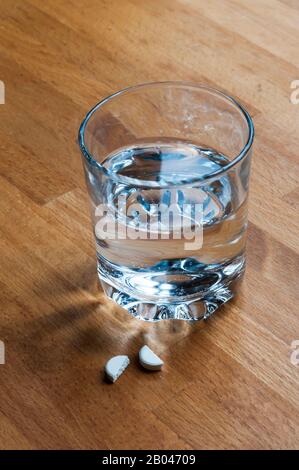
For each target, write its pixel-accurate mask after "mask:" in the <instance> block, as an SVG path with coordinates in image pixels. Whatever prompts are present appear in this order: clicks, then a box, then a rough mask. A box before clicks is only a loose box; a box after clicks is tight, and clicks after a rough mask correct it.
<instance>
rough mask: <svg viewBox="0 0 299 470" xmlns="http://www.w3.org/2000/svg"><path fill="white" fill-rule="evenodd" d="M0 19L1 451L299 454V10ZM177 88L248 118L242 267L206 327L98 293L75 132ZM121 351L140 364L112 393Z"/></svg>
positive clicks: (114, 11)
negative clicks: (100, 107)
mask: <svg viewBox="0 0 299 470" xmlns="http://www.w3.org/2000/svg"><path fill="white" fill-rule="evenodd" d="M0 19H1V26H0V59H1V66H0V80H2V81H3V82H4V83H5V89H6V102H5V104H4V105H0V115H1V128H0V148H1V160H0V222H1V225H0V231H1V239H0V250H1V271H0V298H1V316H0V339H1V340H2V341H4V342H5V347H6V362H5V364H4V365H0V369H1V370H0V380H1V387H0V403H1V405H0V448H1V449H12V448H19V449H32V448H33V449H34V448H38V449H44V448H50V449H53V448H88V449H89V448H103V449H119V448H123V449H124V448H127V449H137V448H138V449H139V448H141V449H147V448H148V449H160V448H162V449H168V448H170V449H171V448H172V449H194V448H196V449H205V448H221V449H223V448H232V449H245V448H249V449H254V448H266V449H270V448H283V449H287V448H290V449H293V448H298V445H299V366H295V365H293V364H292V363H291V361H290V354H291V343H292V341H293V340H295V339H299V324H298V315H299V314H298V298H299V296H298V277H299V253H298V211H297V208H298V195H299V176H298V148H299V137H298V128H299V105H294V104H292V103H291V102H290V93H291V88H290V84H291V82H292V81H293V80H296V79H297V80H298V79H299V60H298V44H299V32H298V24H299V3H298V1H297V0H253V1H251V2H247V1H245V0H225V1H221V0H211V1H209V2H206V1H204V0H160V1H158V0H121V1H119V0H109V1H108V0H79V1H77V0H48V1H47V2H40V1H38V0H14V2H11V0H1V3H0ZM179 79H183V80H194V81H198V82H204V83H208V84H212V85H214V86H216V87H217V88H220V89H222V90H225V91H226V92H228V93H229V94H232V95H234V96H236V97H237V98H238V99H239V100H241V101H242V102H243V103H244V104H245V106H247V107H248V109H249V111H250V112H251V114H252V115H253V117H254V122H255V127H256V141H255V147H254V160H253V168H252V178H251V194H250V216H249V219H250V224H249V237H248V268H247V273H246V277H245V281H244V283H243V285H242V288H241V292H240V294H239V296H238V298H236V299H235V300H233V301H232V302H231V303H229V304H227V305H225V307H223V308H222V309H221V310H220V311H219V312H218V313H217V314H216V315H215V316H214V317H213V318H211V319H210V320H209V321H207V322H206V323H205V324H197V325H193V326H190V325H187V324H184V323H179V324H176V323H171V324H169V323H168V322H166V323H163V324H158V325H150V324H144V323H142V322H139V321H137V320H134V319H133V318H131V317H130V316H129V315H128V314H127V313H126V312H124V311H123V310H121V309H120V308H118V307H116V306H115V305H114V304H112V303H111V302H110V301H108V300H107V299H106V298H105V297H104V295H103V293H101V291H100V290H99V287H98V285H97V280H96V272H95V256H94V246H93V240H92V231H91V225H90V221H89V210H88V201H87V196H86V193H85V187H84V180H83V172H82V170H81V162H80V155H79V151H78V149H77V144H76V136H77V129H78V126H79V123H80V121H81V119H82V117H83V116H84V114H85V113H86V112H87V110H88V109H89V108H90V107H91V106H92V105H94V104H95V103H96V102H97V101H99V100H100V99H102V98H103V97H104V96H106V95H107V94H109V93H111V92H113V91H116V90H118V89H120V88H123V87H125V86H129V85H133V84H136V83H140V82H145V81H154V80H179ZM144 342H147V343H148V344H149V345H150V346H152V347H153V348H154V349H155V350H156V351H157V352H158V353H160V354H161V355H162V356H163V358H164V359H165V369H164V370H163V371H162V372H159V373H155V374H150V373H143V372H142V371H141V369H140V368H139V366H138V363H137V360H136V355H137V352H138V349H139V347H140V346H141V345H143V344H144ZM114 354H129V355H130V357H131V358H132V365H131V367H129V368H128V370H127V372H126V374H125V375H124V376H123V377H122V378H121V379H120V380H119V381H118V382H117V383H116V384H115V385H113V386H111V385H108V384H107V383H106V382H105V381H104V380H103V375H102V368H103V365H104V363H105V361H106V360H107V358H109V356H110V355H114ZM134 358H135V359H134Z"/></svg>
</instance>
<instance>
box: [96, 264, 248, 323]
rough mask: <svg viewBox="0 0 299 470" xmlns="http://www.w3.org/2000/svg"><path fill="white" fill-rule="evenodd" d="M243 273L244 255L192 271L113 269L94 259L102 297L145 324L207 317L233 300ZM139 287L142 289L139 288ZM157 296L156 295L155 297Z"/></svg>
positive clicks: (112, 266)
mask: <svg viewBox="0 0 299 470" xmlns="http://www.w3.org/2000/svg"><path fill="white" fill-rule="evenodd" d="M244 270H245V256H244V255H242V256H238V257H237V258H235V259H234V260H231V261H230V262H229V263H226V264H225V265H221V266H217V267H214V270H213V271H212V269H211V266H209V269H207V267H205V268H202V267H201V269H200V267H199V269H198V270H197V271H195V270H194V266H193V269H192V271H190V270H189V271H186V270H185V271H184V274H182V271H181V270H180V271H179V272H178V269H172V270H170V271H168V272H163V271H159V272H155V275H154V276H153V272H151V273H150V275H149V273H148V272H137V273H136V272H134V273H133V274H132V271H124V270H123V269H122V270H121V271H120V270H116V266H115V265H112V264H111V263H109V262H108V261H107V260H105V259H103V258H100V259H99V260H98V274H99V278H100V282H101V285H102V287H103V290H104V292H105V294H106V295H107V296H108V297H109V298H111V299H112V300H114V301H115V302H116V303H117V304H118V305H120V306H121V307H123V308H125V309H126V310H127V311H128V312H129V313H130V314H131V315H133V316H134V317H136V318H138V319H140V320H145V321H152V322H154V321H160V320H170V319H175V320H187V321H195V320H202V319H206V318H208V317H209V316H210V315H212V314H213V313H214V312H215V311H216V310H217V309H218V308H219V307H220V306H221V305H222V304H224V303H225V302H227V301H228V300H230V299H231V298H232V297H234V295H235V293H236V290H237V285H238V284H239V282H240V281H241V279H242V277H243V274H244ZM142 286H143V288H142ZM157 294H158V295H157Z"/></svg>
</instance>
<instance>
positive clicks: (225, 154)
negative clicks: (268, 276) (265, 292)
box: [79, 82, 254, 321]
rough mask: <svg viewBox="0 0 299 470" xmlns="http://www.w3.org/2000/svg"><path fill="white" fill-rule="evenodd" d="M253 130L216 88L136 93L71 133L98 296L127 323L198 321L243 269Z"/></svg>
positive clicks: (167, 85) (100, 107) (152, 86)
mask: <svg viewBox="0 0 299 470" xmlns="http://www.w3.org/2000/svg"><path fill="white" fill-rule="evenodd" d="M253 136H254V129H253V123H252V120H251V118H250V116H249V114H248V112H247V111H246V110H245V109H244V108H243V107H242V106H241V105H240V104H239V103H238V102H237V101H236V100H234V99H233V98H232V97H230V96H227V95H225V94H223V93H222V92H220V91H217V90H215V89H212V88H209V87H207V86H202V85H198V84H193V83H188V82H161V83H147V84H142V85H137V86H134V87H131V88H127V89H125V90H122V91H119V92H117V93H114V94H113V95H111V96H109V97H107V98H105V99H104V100H103V101H101V102H100V103H98V104H97V105H96V106H95V107H94V108H93V109H91V111H89V113H88V114H87V115H86V117H85V119H84V120H83V122H82V124H81V126H80V130H79V145H80V149H81V151H82V156H83V158H82V160H83V167H84V172H85V176H86V184H87V190H88V193H89V197H90V202H91V213H92V222H93V227H94V234H95V241H96V253H97V260H98V275H99V278H100V281H101V284H102V287H103V290H104V292H105V293H106V295H107V296H108V297H110V298H111V299H113V300H114V301H115V302H117V303H118V304H119V305H121V306H122V307H124V308H125V309H127V310H128V311H129V312H130V313H131V314H132V315H134V316H135V317H137V318H140V319H143V320H149V321H157V320H162V319H182V320H198V319H202V318H207V317H208V316H210V315H211V314H212V313H213V312H214V311H215V310H216V309H217V308H218V307H219V306H220V305H221V304H223V303H224V302H226V301H228V300H229V299H231V298H232V297H233V296H234V295H235V293H236V291H237V287H238V284H239V281H240V280H241V278H242V276H243V273H244V269H245V244H246V231H247V200H248V184H249V172H250V161H251V147H252V143H253Z"/></svg>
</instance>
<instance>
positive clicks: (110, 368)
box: [105, 356, 130, 382]
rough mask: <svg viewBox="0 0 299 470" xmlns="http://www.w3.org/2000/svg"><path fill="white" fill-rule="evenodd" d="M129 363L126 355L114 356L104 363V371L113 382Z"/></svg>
mask: <svg viewBox="0 0 299 470" xmlns="http://www.w3.org/2000/svg"><path fill="white" fill-rule="evenodd" d="M129 364H130V359H129V358H128V356H114V357H111V359H109V361H108V362H107V363H106V365H105V372H106V375H107V377H108V379H109V380H111V382H115V381H116V380H117V379H118V377H119V376H120V375H121V374H122V373H123V371H124V370H125V369H126V368H127V367H128V365H129Z"/></svg>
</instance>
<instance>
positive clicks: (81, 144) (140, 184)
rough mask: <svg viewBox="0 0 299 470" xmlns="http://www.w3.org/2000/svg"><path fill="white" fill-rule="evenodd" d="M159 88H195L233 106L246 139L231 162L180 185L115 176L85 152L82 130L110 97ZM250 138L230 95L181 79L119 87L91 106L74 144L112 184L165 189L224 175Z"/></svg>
mask: <svg viewBox="0 0 299 470" xmlns="http://www.w3.org/2000/svg"><path fill="white" fill-rule="evenodd" d="M159 86H162V87H163V86H179V87H190V88H196V89H201V90H206V91H209V92H211V93H214V94H216V95H218V96H220V97H222V98H225V99H226V100H227V101H230V102H231V103H232V104H233V105H234V106H236V107H237V108H238V109H239V111H240V112H241V114H242V115H243V116H244V117H245V120H246V122H247V126H248V139H247V142H246V143H245V145H244V146H243V148H242V150H241V152H240V153H239V154H238V155H236V156H235V157H234V158H233V159H232V160H230V162H229V163H227V164H226V165H224V166H223V167H221V168H220V169H218V170H215V171H212V172H211V173H209V174H207V175H205V176H201V177H200V176H195V177H190V178H188V181H186V182H182V183H179V184H178V183H175V182H174V183H171V182H167V183H161V182H159V181H152V180H142V179H139V178H132V177H129V176H123V175H118V174H117V173H113V172H109V171H108V170H107V169H106V168H105V167H104V166H103V165H102V164H101V163H100V162H98V161H97V159H96V158H94V157H93V155H92V154H91V153H90V152H89V150H88V148H87V146H86V144H85V139H84V134H85V129H86V126H87V124H88V122H89V120H90V118H91V117H92V116H93V114H95V112H96V111H97V110H98V109H99V108H101V107H103V106H104V105H105V104H106V103H108V102H110V101H111V100H113V99H114V98H116V97H118V96H120V95H124V94H127V93H130V92H133V91H135V90H137V89H139V88H151V87H159ZM253 139H254V125H253V121H252V118H251V116H250V114H249V113H248V111H247V110H246V109H245V108H244V106H242V105H241V104H240V103H239V102H238V101H237V100H236V99H235V98H233V97H232V96H230V95H228V94H226V93H223V92H222V91H220V90H217V88H213V87H210V86H208V85H203V84H200V83H195V82H189V81H181V80H170V81H161V82H146V83H140V84H138V85H133V86H130V87H126V88H123V89H121V90H119V91H116V92H115V93H112V94H111V95H108V96H107V97H106V98H104V99H102V100H101V101H99V102H98V103H97V104H96V105H95V106H93V107H92V108H91V109H90V110H89V111H88V113H87V114H86V116H85V117H84V119H83V121H82V122H81V124H80V127H79V133H78V144H79V147H80V150H81V152H82V154H83V156H84V157H85V158H86V159H87V161H88V162H89V163H90V164H92V165H94V166H96V167H97V168H98V169H99V170H101V171H102V172H103V173H104V174H105V175H106V176H107V178H109V179H113V180H114V181H116V182H118V183H120V184H126V185H131V186H138V187H147V188H167V187H173V186H187V185H190V184H194V183H203V182H207V181H210V180H212V179H214V178H216V177H219V176H220V175H222V174H225V173H227V171H228V170H231V169H232V168H233V167H234V166H236V165H237V164H238V163H239V162H240V161H241V160H243V159H244V158H245V157H246V155H247V154H248V152H249V150H250V149H251V146H252V144H253Z"/></svg>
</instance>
